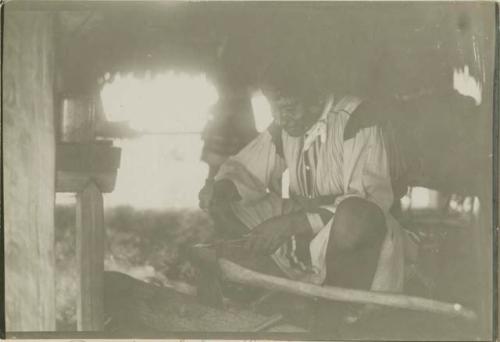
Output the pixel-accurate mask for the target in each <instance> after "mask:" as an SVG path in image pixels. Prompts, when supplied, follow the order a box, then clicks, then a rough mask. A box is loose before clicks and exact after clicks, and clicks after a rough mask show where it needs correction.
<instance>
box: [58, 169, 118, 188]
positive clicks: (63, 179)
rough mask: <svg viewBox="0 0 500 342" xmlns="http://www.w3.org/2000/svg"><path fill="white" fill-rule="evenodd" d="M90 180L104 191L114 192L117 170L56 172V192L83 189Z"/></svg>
mask: <svg viewBox="0 0 500 342" xmlns="http://www.w3.org/2000/svg"><path fill="white" fill-rule="evenodd" d="M89 182H94V183H95V184H96V185H97V187H98V188H99V189H100V190H101V192H103V193H108V192H112V191H113V190H114V188H115V184H116V171H115V172H106V173H102V172H91V173H86V172H66V171H57V172H56V192H74V193H78V192H81V191H83V189H84V188H85V187H86V186H87V184H88V183H89Z"/></svg>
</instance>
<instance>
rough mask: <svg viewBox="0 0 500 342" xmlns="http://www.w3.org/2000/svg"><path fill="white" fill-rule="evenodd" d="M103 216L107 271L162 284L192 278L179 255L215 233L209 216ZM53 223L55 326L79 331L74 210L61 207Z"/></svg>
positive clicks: (117, 212)
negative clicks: (104, 219) (190, 245)
mask: <svg viewBox="0 0 500 342" xmlns="http://www.w3.org/2000/svg"><path fill="white" fill-rule="evenodd" d="M105 216H106V258H105V268H106V269H107V270H114V271H120V272H124V273H127V274H129V275H131V276H133V277H136V278H138V279H141V280H144V281H148V282H156V283H160V284H165V283H166V282H169V281H179V280H180V281H184V282H188V283H189V282H191V281H192V280H193V277H194V270H193V268H192V267H191V265H190V264H189V262H188V261H186V260H185V259H184V258H182V256H181V254H180V252H181V251H182V246H184V245H185V244H190V243H196V242H201V241H206V240H207V239H208V237H209V236H210V235H211V233H212V224H211V221H210V219H209V218H208V216H207V215H206V214H205V213H203V212H202V211H199V210H194V209H192V210H190V209H184V210H163V211H153V210H137V209H134V208H132V207H116V208H113V209H110V210H107V212H106V215H105ZM55 219H56V272H57V274H56V296H57V298H56V300H57V328H58V330H76V294H77V287H76V281H77V279H78V278H77V269H76V255H75V251H76V245H75V208H74V207H73V206H57V207H56V213H55Z"/></svg>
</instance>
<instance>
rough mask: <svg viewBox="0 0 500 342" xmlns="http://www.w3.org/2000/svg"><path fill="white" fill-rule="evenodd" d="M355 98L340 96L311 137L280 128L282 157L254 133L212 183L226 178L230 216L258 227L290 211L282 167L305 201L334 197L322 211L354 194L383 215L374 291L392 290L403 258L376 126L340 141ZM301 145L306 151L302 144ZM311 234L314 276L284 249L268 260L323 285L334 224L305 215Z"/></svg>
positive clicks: (355, 104)
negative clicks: (232, 195)
mask: <svg viewBox="0 0 500 342" xmlns="http://www.w3.org/2000/svg"><path fill="white" fill-rule="evenodd" d="M360 103H361V100H360V99H359V98H356V97H351V96H348V97H344V98H342V99H340V100H339V101H337V102H334V103H333V105H332V106H331V108H330V109H329V110H328V111H327V112H326V113H324V115H323V116H322V117H321V118H320V120H319V121H318V123H317V124H316V125H313V127H311V129H310V130H309V131H308V133H309V134H311V132H312V134H314V136H313V137H310V136H308V135H304V136H302V137H292V136H290V135H288V134H287V133H286V132H285V131H282V136H281V138H282V142H283V156H281V155H279V154H278V153H277V150H276V145H275V144H274V143H273V139H272V136H271V134H270V132H268V131H266V132H263V133H262V134H260V135H259V136H258V137H257V138H256V139H255V140H253V141H252V142H250V144H248V145H247V146H246V147H245V148H244V149H243V150H241V151H240V152H239V153H238V154H237V155H236V156H233V157H231V158H229V159H228V160H227V161H226V162H225V163H224V164H223V165H222V167H221V169H220V171H219V174H218V175H217V177H216V179H222V178H227V179H231V180H232V181H233V182H234V184H235V185H236V187H237V189H238V192H239V193H240V195H241V197H242V200H241V201H240V202H237V203H235V204H233V206H232V209H233V211H234V213H235V214H236V216H238V217H239V218H240V220H241V221H242V222H243V223H245V224H246V225H247V226H248V227H249V228H253V227H255V226H257V225H258V224H260V223H261V222H263V221H265V220H267V219H269V218H271V217H274V216H277V215H283V214H286V213H289V212H291V211H294V210H296V205H295V204H294V203H293V201H290V200H283V199H282V198H281V192H280V191H278V189H280V188H281V184H280V181H281V176H282V174H283V172H284V171H285V170H288V171H287V172H288V175H287V177H288V178H289V182H290V183H289V191H290V194H291V197H292V199H293V197H294V195H299V196H303V197H307V198H315V197H318V196H329V195H334V196H335V200H334V201H333V202H332V203H327V204H325V205H323V206H322V208H324V209H326V210H329V211H330V212H331V213H332V214H333V215H334V214H335V210H336V207H337V205H338V204H339V203H340V202H341V201H343V200H344V199H346V198H348V197H352V196H356V197H361V198H364V199H366V200H369V201H371V202H373V203H375V204H376V205H377V206H379V207H380V208H381V209H382V211H383V212H384V213H385V215H386V217H387V218H388V219H387V223H388V233H387V236H386V239H385V241H384V244H383V246H382V252H381V256H380V260H379V264H378V267H377V272H376V274H375V277H374V281H373V284H372V289H374V290H387V291H398V290H401V289H402V282H403V265H404V263H403V259H404V258H403V253H402V242H401V237H400V229H399V225H398V224H397V222H396V221H395V220H394V219H393V218H392V217H391V216H390V214H389V209H390V207H391V205H392V202H393V194H392V186H391V179H390V175H389V173H390V172H389V163H388V160H387V153H386V149H385V146H384V139H383V137H382V133H381V131H380V129H379V128H378V127H376V126H372V127H367V128H362V129H360V131H359V132H358V133H357V134H356V135H355V136H354V137H353V138H350V139H346V140H344V134H343V133H344V128H345V126H346V124H347V121H348V120H349V117H350V115H352V113H353V112H354V111H355V110H356V108H357V107H358V105H359V104H360ZM305 141H307V146H306V147H307V148H304V147H305V146H304V142H305ZM308 219H309V223H310V225H311V227H312V229H313V231H314V233H315V237H314V238H313V240H312V241H311V243H310V253H311V263H312V266H313V270H314V272H313V273H312V274H306V275H304V274H302V273H301V272H295V271H294V270H291V267H290V266H291V265H290V263H289V261H288V260H287V258H286V256H287V255H288V256H289V254H290V253H289V251H286V246H284V247H283V248H280V249H279V250H278V251H277V252H276V253H275V255H274V259H275V261H276V262H277V263H278V265H279V266H280V267H281V268H282V269H283V270H284V271H285V272H286V273H287V274H288V275H289V276H290V277H292V278H295V279H302V280H305V281H310V282H314V283H322V282H323V280H324V278H325V276H326V268H325V256H326V247H327V243H328V238H329V235H330V230H331V226H332V222H333V219H334V216H333V218H332V220H330V221H329V222H327V223H325V222H323V221H322V220H321V218H320V217H319V215H317V214H315V213H308Z"/></svg>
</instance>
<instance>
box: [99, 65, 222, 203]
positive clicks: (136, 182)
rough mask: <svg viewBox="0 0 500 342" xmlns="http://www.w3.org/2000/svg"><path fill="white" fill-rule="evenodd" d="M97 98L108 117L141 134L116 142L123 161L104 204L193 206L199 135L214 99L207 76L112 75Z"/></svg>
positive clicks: (202, 174) (200, 167)
mask: <svg viewBox="0 0 500 342" xmlns="http://www.w3.org/2000/svg"><path fill="white" fill-rule="evenodd" d="M101 98H102V102H103V108H104V112H105V115H106V117H107V119H108V120H109V121H128V122H129V125H130V126H131V127H132V128H133V129H135V130H138V131H141V132H143V133H146V134H144V135H142V136H140V137H139V138H135V139H123V140H116V141H115V145H116V146H119V147H121V149H122V160H121V165H120V169H119V170H118V176H117V181H116V187H115V190H114V191H113V192H112V193H110V194H106V195H105V205H106V206H107V207H114V206H118V205H130V206H132V207H135V208H140V209H166V208H193V207H197V206H198V192H199V190H200V189H201V187H202V186H203V183H204V180H205V178H206V175H207V172H208V170H207V169H208V166H207V165H206V164H205V163H203V162H201V161H200V153H201V149H202V144H203V142H202V140H201V137H200V133H201V131H202V129H203V127H204V125H205V123H206V121H207V119H208V117H209V110H210V108H211V107H212V106H213V105H214V104H215V103H216V102H217V100H218V95H217V91H216V89H215V88H214V86H213V85H212V84H211V83H210V82H209V81H208V80H207V78H206V76H205V75H190V74H183V73H174V72H168V73H164V74H158V75H155V76H151V75H146V76H145V77H144V78H136V77H134V76H132V75H131V74H128V75H117V76H116V77H115V79H114V80H113V82H111V83H108V84H106V85H105V86H104V87H103V89H102V92H101ZM148 133H149V134H148ZM151 133H154V134H151Z"/></svg>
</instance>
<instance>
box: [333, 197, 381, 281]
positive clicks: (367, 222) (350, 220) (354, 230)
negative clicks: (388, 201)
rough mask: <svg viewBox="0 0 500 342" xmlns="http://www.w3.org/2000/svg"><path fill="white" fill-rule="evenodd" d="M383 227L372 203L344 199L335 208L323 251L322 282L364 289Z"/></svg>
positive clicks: (376, 254) (377, 211)
mask: <svg viewBox="0 0 500 342" xmlns="http://www.w3.org/2000/svg"><path fill="white" fill-rule="evenodd" d="M386 231H387V226H386V222H385V216H384V214H383V212H382V210H380V208H379V207H377V206H376V205H375V204H373V203H371V202H369V201H367V200H364V199H361V198H348V199H346V200H345V201H343V202H342V203H340V204H339V206H338V207H337V210H336V213H335V217H334V222H333V226H332V231H331V233H330V234H331V235H330V239H329V241H328V248H327V252H326V267H327V272H326V280H325V285H332V286H340V287H349V288H355V289H364V290H368V289H369V288H370V286H371V283H372V281H373V276H374V275H375V271H376V268H377V263H378V259H379V255H380V249H381V247H382V243H383V241H384V239H385V235H386Z"/></svg>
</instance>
